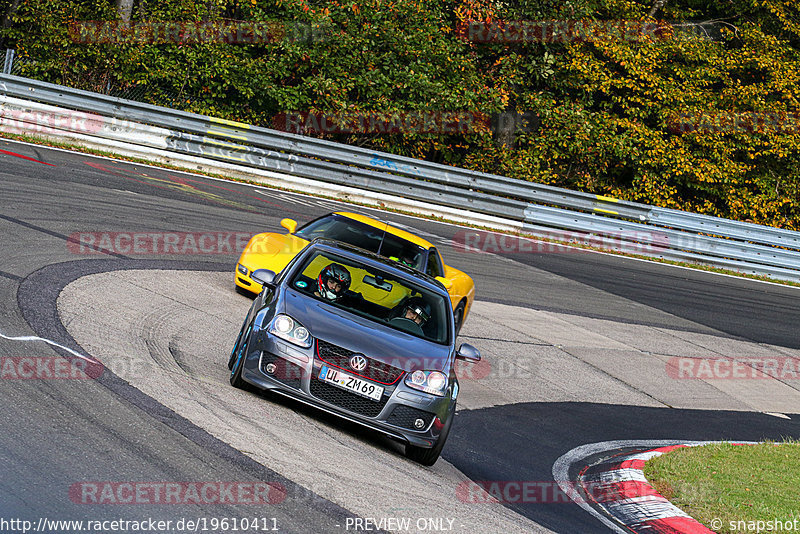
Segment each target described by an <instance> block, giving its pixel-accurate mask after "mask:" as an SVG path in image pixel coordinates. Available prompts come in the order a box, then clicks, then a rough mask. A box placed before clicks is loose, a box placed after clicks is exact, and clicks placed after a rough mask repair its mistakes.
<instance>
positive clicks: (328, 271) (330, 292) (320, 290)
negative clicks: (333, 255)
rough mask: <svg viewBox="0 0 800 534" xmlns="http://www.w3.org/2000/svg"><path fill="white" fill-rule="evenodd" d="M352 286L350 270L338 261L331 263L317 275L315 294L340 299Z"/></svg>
mask: <svg viewBox="0 0 800 534" xmlns="http://www.w3.org/2000/svg"><path fill="white" fill-rule="evenodd" d="M349 288H350V271H348V270H347V269H345V268H344V267H343V266H341V265H339V264H338V263H331V264H329V265H328V266H327V267H325V268H324V269H322V271H320V273H319V276H318V277H317V291H315V292H314V294H315V295H316V296H318V297H322V298H324V299H327V300H339V299H340V298H341V297H342V296H344V294H345V293H347V290H348V289H349Z"/></svg>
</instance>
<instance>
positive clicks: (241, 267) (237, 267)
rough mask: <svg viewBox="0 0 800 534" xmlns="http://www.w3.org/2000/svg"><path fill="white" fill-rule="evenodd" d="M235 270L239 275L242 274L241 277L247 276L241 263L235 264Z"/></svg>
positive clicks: (245, 268) (245, 269)
mask: <svg viewBox="0 0 800 534" xmlns="http://www.w3.org/2000/svg"><path fill="white" fill-rule="evenodd" d="M236 270H237V271H239V272H240V273H242V274H243V275H245V276H247V273H248V271H247V267H245V266H244V265H242V264H241V263H237V264H236Z"/></svg>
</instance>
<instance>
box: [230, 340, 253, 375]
mask: <svg viewBox="0 0 800 534" xmlns="http://www.w3.org/2000/svg"><path fill="white" fill-rule="evenodd" d="M252 329H253V327H252V326H251V327H250V328H248V329H247V333H246V334H244V336H242V337H241V339H240V340H239V343H238V345H239V347H238V350H234V352H233V355H231V359H232V360H233V362H232V363H231V364H230V369H231V376H230V382H231V385H232V386H233V387H235V388H239V389H248V384H247V382H245V381H244V380H243V379H242V369H243V368H244V359H245V356H246V355H247V337H248V336H249V335H250V331H251V330H252ZM240 336H241V334H240ZM234 355H235V356H234Z"/></svg>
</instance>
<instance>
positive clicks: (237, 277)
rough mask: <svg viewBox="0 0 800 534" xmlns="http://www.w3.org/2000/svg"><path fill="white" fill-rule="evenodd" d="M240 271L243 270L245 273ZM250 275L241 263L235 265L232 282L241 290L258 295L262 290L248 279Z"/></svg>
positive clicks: (248, 270) (249, 271)
mask: <svg viewBox="0 0 800 534" xmlns="http://www.w3.org/2000/svg"><path fill="white" fill-rule="evenodd" d="M241 269H244V271H246V272H244V273H243V272H242V271H241ZM252 273H253V271H251V270H250V269H248V268H247V267H244V266H243V265H242V264H241V263H237V264H236V269H235V272H234V276H233V282H234V283H235V284H236V285H237V286H239V287H241V288H242V289H245V290H247V291H249V292H251V293H254V294H256V295H258V294H259V293H261V289H262V288H261V284H259V283H258V282H255V281H254V280H253V279H252V278H250V275H251V274H252Z"/></svg>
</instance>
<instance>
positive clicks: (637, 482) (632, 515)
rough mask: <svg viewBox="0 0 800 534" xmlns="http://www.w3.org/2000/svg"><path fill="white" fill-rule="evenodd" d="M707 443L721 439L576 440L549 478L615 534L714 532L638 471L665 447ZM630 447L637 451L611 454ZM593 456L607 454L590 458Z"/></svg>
mask: <svg viewBox="0 0 800 534" xmlns="http://www.w3.org/2000/svg"><path fill="white" fill-rule="evenodd" d="M710 443H720V442H719V441H691V442H683V443H681V442H680V441H678V440H618V441H604V442H600V443H590V444H587V445H581V446H580V447H576V448H574V449H572V450H570V451H569V452H567V453H566V454H564V455H563V456H561V457H560V458H559V459H558V460H556V462H555V463H554V464H553V479H554V480H555V481H557V482H558V484H559V486H561V489H562V491H564V493H565V494H567V495H568V496H569V497H570V498H571V499H572V500H573V502H575V504H577V505H578V506H580V507H581V508H583V509H584V510H586V511H587V512H588V513H590V514H591V515H593V516H594V517H596V518H597V520H598V521H600V522H601V523H603V524H604V525H606V526H607V527H608V528H609V529H610V530H611V531H613V532H616V533H618V534H630V533H639V534H714V533H713V531H712V530H709V529H708V528H707V527H706V526H704V525H702V524H701V523H699V522H698V521H696V520H695V519H692V518H691V517H689V515H688V514H687V513H686V512H684V511H683V510H681V509H680V508H678V507H677V506H675V505H674V504H672V503H671V502H669V501H668V500H667V499H666V497H664V496H663V495H661V494H659V493H658V492H657V491H656V490H655V488H653V486H652V485H651V484H650V483H649V482H648V481H647V479H646V478H645V476H644V472H643V471H642V470H643V469H644V464H645V463H646V462H647V461H648V460H650V459H652V458H655V457H657V456H661V455H662V454H664V453H666V452H669V451H671V450H674V449H676V448H680V447H696V446H699V445H708V444H710ZM726 443H731V442H726ZM735 443H737V444H751V443H753V442H743V441H738V442H735ZM632 449H635V450H637V451H638V452H636V453H630V454H627V453H621V454H618V455H614V451H622V450H629V451H630V450H632ZM598 456H599V457H605V458H606V459H605V460H602V461H600V462H594V463H591V462H589V459H590V458H593V457H594V458H597V457H598ZM570 475H572V477H570ZM576 479H577V482H572V481H575V480H576ZM576 489H578V490H579V491H576Z"/></svg>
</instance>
